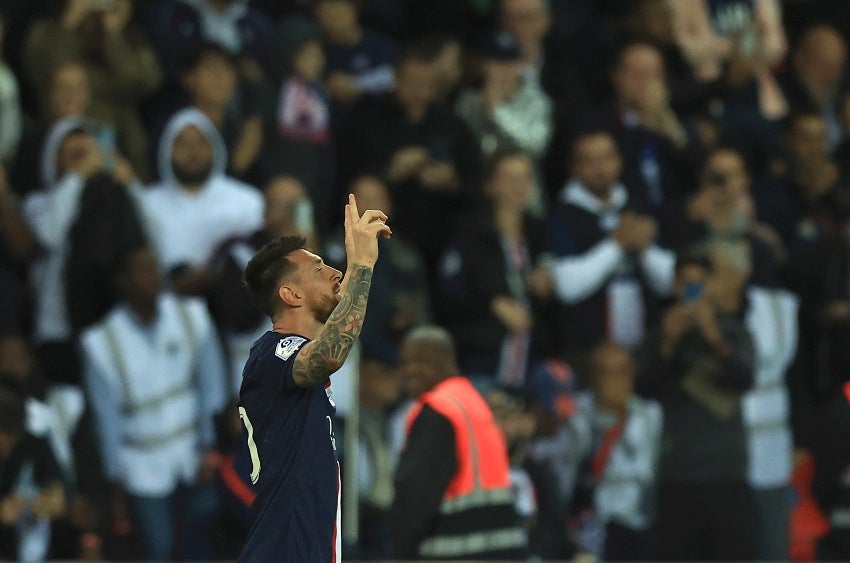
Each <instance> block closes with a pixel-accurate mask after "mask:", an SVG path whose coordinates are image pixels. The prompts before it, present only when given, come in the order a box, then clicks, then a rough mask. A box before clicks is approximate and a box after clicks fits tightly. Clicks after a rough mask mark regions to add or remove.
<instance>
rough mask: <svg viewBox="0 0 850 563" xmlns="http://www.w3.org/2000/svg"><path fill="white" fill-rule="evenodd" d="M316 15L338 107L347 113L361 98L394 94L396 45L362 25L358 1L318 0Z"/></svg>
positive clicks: (328, 79) (331, 86)
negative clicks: (388, 93) (391, 92)
mask: <svg viewBox="0 0 850 563" xmlns="http://www.w3.org/2000/svg"><path fill="white" fill-rule="evenodd" d="M315 14H316V21H317V22H318V24H319V28H320V29H321V31H322V34H323V36H324V39H325V52H326V54H327V58H328V66H327V84H328V91H329V92H330V95H331V100H333V101H334V102H335V104H336V105H335V108H336V109H341V110H342V111H343V112H344V111H345V110H346V109H348V108H350V107H351V105H352V104H353V103H354V102H356V101H357V100H358V99H359V98H360V97H361V96H364V95H377V94H383V93H386V92H390V91H391V90H392V89H393V61H394V59H395V51H396V46H395V42H394V41H393V40H391V39H390V38H388V37H384V36H383V35H381V34H379V33H375V32H373V31H371V30H368V29H364V28H363V27H362V26H361V25H360V23H359V21H358V8H357V3H356V2H354V0H318V1H317V2H316V12H315Z"/></svg>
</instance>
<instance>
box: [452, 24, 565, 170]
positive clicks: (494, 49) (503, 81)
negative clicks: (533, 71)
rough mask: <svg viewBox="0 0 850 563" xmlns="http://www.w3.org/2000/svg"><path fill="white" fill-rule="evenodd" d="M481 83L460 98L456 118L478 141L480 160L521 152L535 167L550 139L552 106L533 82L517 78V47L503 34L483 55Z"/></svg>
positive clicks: (519, 73)
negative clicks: (505, 151)
mask: <svg viewBox="0 0 850 563" xmlns="http://www.w3.org/2000/svg"><path fill="white" fill-rule="evenodd" d="M481 54H482V56H483V60H482V71H483V75H484V83H483V84H482V86H481V88H480V89H476V90H469V91H466V92H464V93H462V94H461V96H460V99H459V100H458V103H457V112H458V115H460V117H461V118H462V119H463V120H464V121H465V122H466V124H467V125H468V126H469V128H470V129H471V130H472V132H473V133H475V135H476V136H477V137H478V139H479V143H480V147H481V152H482V154H483V155H484V157H485V158H488V157H490V156H492V155H493V153H494V152H496V151H497V150H498V149H500V148H501V149H519V150H523V151H526V152H527V153H528V154H529V155H530V156H531V157H532V158H533V159H534V160H535V161H536V162H539V161H540V159H541V158H542V156H543V154H544V152H545V151H546V148H547V147H548V145H549V139H550V137H551V136H552V127H553V123H552V104H551V102H550V100H549V98H548V96H546V94H545V93H544V92H543V90H542V89H541V88H540V85H539V83H538V82H537V81H536V80H533V79H530V78H528V77H527V76H525V75H524V74H523V72H522V65H521V62H520V61H521V52H520V50H519V46H518V45H517V44H516V43H515V42H514V40H513V38H512V37H511V36H510V35H509V34H507V33H498V34H495V35H492V36H490V37H489V38H488V39H487V40H486V42H485V45H484V47H483V49H482V53H481Z"/></svg>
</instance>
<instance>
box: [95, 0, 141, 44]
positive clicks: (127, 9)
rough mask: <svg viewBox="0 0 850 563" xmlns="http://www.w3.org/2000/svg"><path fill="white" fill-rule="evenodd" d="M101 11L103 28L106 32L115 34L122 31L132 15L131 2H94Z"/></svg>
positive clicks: (120, 0) (112, 0) (126, 0)
mask: <svg viewBox="0 0 850 563" xmlns="http://www.w3.org/2000/svg"><path fill="white" fill-rule="evenodd" d="M95 3H96V4H99V7H98V9H100V10H101V11H102V12H103V16H102V19H103V28H104V29H105V30H106V33H107V34H109V35H111V36H115V35H120V34H122V33H124V30H125V29H127V24H129V23H130V20H131V19H132V17H133V4H132V2H130V0H107V1H106V2H104V1H103V0H101V1H100V2H95Z"/></svg>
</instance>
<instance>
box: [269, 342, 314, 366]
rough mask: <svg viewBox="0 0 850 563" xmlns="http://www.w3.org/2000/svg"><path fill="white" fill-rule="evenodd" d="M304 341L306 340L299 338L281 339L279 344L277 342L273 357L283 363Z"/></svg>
mask: <svg viewBox="0 0 850 563" xmlns="http://www.w3.org/2000/svg"><path fill="white" fill-rule="evenodd" d="M306 341H307V339H306V338H301V337H300V336H287V337H286V338H281V339H280V342H278V343H277V346H276V347H275V350H274V355H275V356H277V357H278V358H280V359H281V360H283V361H284V362H285V361H286V360H288V359H289V358H290V357H291V356H292V354H294V353H295V352H296V350H298V348H300V347H301V345H302V344H304V343H305V342H306Z"/></svg>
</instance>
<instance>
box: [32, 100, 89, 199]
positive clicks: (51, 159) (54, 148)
mask: <svg viewBox="0 0 850 563" xmlns="http://www.w3.org/2000/svg"><path fill="white" fill-rule="evenodd" d="M77 129H86V130H89V131H90V130H92V122H91V121H90V120H88V119H86V118H84V117H66V118H64V119H60V120H59V121H57V122H56V123H54V124H53V126H52V127H51V128H50V131H48V133H47V137H46V138H45V141H44V144H43V145H42V148H41V181H42V183H43V185H44V187H45V188H48V189H49V188H50V186H52V185H54V184H56V182H57V181H59V178H58V174H57V170H56V158H57V156H58V155H59V147H60V145H61V144H62V141H64V140H65V137H67V136H68V135H69V134H70V133H71V131H74V130H77Z"/></svg>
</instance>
